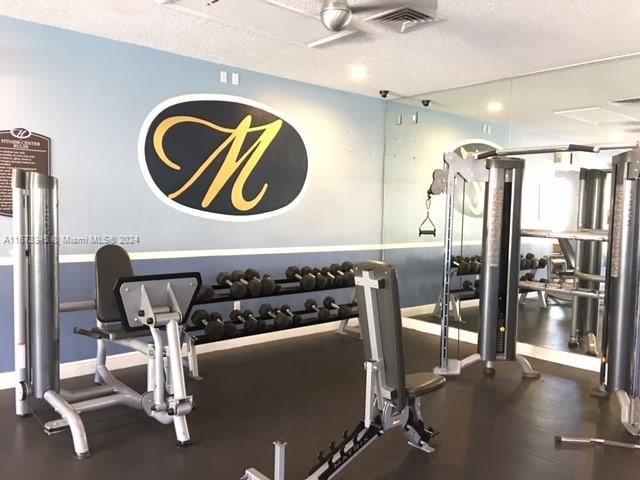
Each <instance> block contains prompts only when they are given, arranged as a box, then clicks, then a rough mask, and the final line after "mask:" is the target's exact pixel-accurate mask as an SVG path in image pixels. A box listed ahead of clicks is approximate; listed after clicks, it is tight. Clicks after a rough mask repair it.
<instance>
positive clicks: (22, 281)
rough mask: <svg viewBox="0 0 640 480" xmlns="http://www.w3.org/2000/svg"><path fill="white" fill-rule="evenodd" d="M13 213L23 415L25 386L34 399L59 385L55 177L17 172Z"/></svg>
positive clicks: (19, 403) (19, 404)
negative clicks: (29, 389)
mask: <svg viewBox="0 0 640 480" xmlns="http://www.w3.org/2000/svg"><path fill="white" fill-rule="evenodd" d="M27 212H28V213H27ZM13 215H14V220H13V222H14V232H15V233H16V235H15V238H14V249H13V257H14V278H13V281H14V310H15V314H14V316H15V320H14V323H15V347H16V348H15V352H16V354H15V356H16V373H17V375H16V376H17V378H16V382H17V387H16V413H17V414H18V415H25V414H27V413H28V411H27V410H26V404H24V399H25V398H26V389H27V385H29V386H30V388H31V391H32V394H33V396H34V397H36V398H43V397H44V394H45V392H47V391H49V390H52V391H56V392H57V391H58V390H59V389H60V372H59V365H60V362H59V357H60V346H59V314H58V300H59V295H58V184H57V180H56V179H55V178H54V177H50V176H48V175H43V174H39V173H36V172H27V171H23V170H14V173H13Z"/></svg>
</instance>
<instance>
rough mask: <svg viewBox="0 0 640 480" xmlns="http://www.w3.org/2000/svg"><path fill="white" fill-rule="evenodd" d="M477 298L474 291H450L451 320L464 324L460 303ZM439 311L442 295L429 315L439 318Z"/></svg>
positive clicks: (468, 274)
mask: <svg viewBox="0 0 640 480" xmlns="http://www.w3.org/2000/svg"><path fill="white" fill-rule="evenodd" d="M546 268H547V267H532V268H523V269H520V272H521V273H522V272H530V271H536V270H546ZM451 272H452V276H453V275H454V274H455V276H458V277H466V276H473V277H479V276H480V274H479V273H476V272H472V273H463V274H459V273H458V272H457V268H456V267H452V268H451ZM527 293H528V292H522V294H521V297H520V303H522V302H523V301H524V297H523V296H522V295H525V296H526V294H527ZM478 298H479V296H478V293H477V291H476V290H465V289H459V290H451V292H450V300H451V305H452V308H451V312H452V318H453V319H454V320H456V321H458V322H460V323H465V322H464V321H463V319H462V314H461V311H460V310H461V308H462V307H461V303H462V302H464V301H467V300H477V299H478ZM541 301H542V300H541ZM545 305H546V304H545ZM441 311H442V293H441V294H440V295H439V296H438V301H437V302H436V306H435V308H434V309H433V313H432V314H431V315H433V316H436V317H440V312H441Z"/></svg>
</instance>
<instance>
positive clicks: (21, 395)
mask: <svg viewBox="0 0 640 480" xmlns="http://www.w3.org/2000/svg"><path fill="white" fill-rule="evenodd" d="M26 182H27V175H26V173H25V171H24V170H20V169H14V170H13V172H12V186H13V191H12V201H13V206H12V207H13V235H14V237H13V239H12V242H13V251H12V253H13V335H14V365H15V368H14V369H15V382H16V388H15V396H16V415H17V416H18V417H24V416H27V415H29V413H30V411H29V406H28V405H27V394H28V384H29V378H28V372H29V369H28V355H27V318H28V317H27V302H26V298H27V296H26V294H27V286H26V281H27V251H26V248H27V243H26V239H27V235H26V223H25V222H26V215H25V212H26V209H25V193H26Z"/></svg>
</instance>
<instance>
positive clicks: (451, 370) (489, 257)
mask: <svg viewBox="0 0 640 480" xmlns="http://www.w3.org/2000/svg"><path fill="white" fill-rule="evenodd" d="M607 150H612V151H622V153H619V154H617V155H615V156H614V157H613V161H612V172H611V174H612V188H611V221H610V222H609V231H608V232H607V231H604V230H601V228H602V212H601V207H599V206H598V205H597V203H598V202H597V200H598V199H597V198H593V197H594V196H595V197H599V196H602V195H603V183H604V179H605V176H606V174H608V172H606V171H597V172H595V173H594V172H591V171H586V172H585V171H581V178H580V192H581V195H580V200H581V203H584V204H585V205H581V206H580V210H581V211H582V213H581V214H580V215H579V218H578V230H576V231H573V232H551V231H542V230H521V228H520V207H521V196H522V178H523V173H524V163H525V162H524V160H522V159H520V158H515V157H521V156H526V155H536V154H547V153H558V152H586V153H599V152H601V151H607ZM466 182H484V183H485V202H484V211H485V215H484V228H483V241H482V253H483V259H484V261H483V263H482V272H481V289H480V318H479V332H478V352H477V353H475V354H473V355H471V356H469V357H467V358H464V359H462V360H457V359H451V358H449V305H450V298H449V295H450V281H451V269H450V266H451V255H452V244H453V235H452V231H453V211H454V208H453V207H454V199H455V193H456V189H457V188H458V186H459V185H460V184H464V183H466ZM438 194H445V196H446V202H445V225H444V269H443V280H442V307H441V312H440V323H441V342H440V365H439V366H438V367H436V368H435V369H434V371H435V372H437V373H439V374H442V375H445V376H447V375H459V374H460V373H461V371H462V369H463V368H465V367H467V366H469V365H471V364H473V363H476V362H478V361H483V362H486V366H485V369H484V371H485V373H486V374H493V373H494V362H496V361H499V360H511V361H513V360H516V361H518V363H519V364H520V366H521V367H522V369H523V376H524V377H526V378H538V377H539V374H538V373H537V372H535V371H534V370H533V369H532V368H531V365H530V364H529V362H528V361H527V360H526V359H525V358H524V357H522V356H520V355H518V354H517V353H516V345H517V324H518V322H517V319H518V308H517V303H518V288H519V287H520V288H531V289H534V288H535V289H536V290H540V291H545V292H548V293H558V294H560V293H561V294H563V295H567V296H570V297H572V298H574V309H575V310H576V311H574V315H573V317H572V341H574V338H576V337H575V336H576V335H577V332H579V331H580V330H581V327H580V320H581V317H584V320H583V321H585V322H587V323H588V324H589V327H588V328H590V329H593V328H594V327H593V322H594V320H593V319H594V317H595V316H597V304H596V305H595V306H594V304H593V303H591V304H589V303H581V304H579V303H576V301H575V299H585V300H590V301H592V302H593V301H600V300H603V301H604V305H605V308H604V312H605V313H604V318H603V321H602V328H601V336H602V338H601V349H600V350H601V360H602V362H601V370H600V382H599V383H600V385H599V387H598V388H597V389H595V390H594V395H596V396H608V395H609V394H611V393H614V394H615V396H616V399H617V400H618V403H619V405H620V418H621V423H622V425H623V426H624V428H625V429H626V430H627V431H628V432H629V433H631V434H632V435H634V436H640V275H639V272H640V144H638V143H636V144H607V145H577V144H569V145H559V146H548V147H525V148H513V149H493V150H489V151H486V152H480V153H472V154H469V155H468V156H467V157H466V158H461V157H460V156H459V155H457V154H456V153H453V152H449V153H446V154H445V155H444V166H443V168H442V169H438V170H436V171H435V172H434V173H433V181H432V184H431V186H430V188H429V190H428V193H427V195H428V198H429V199H430V197H431V196H432V195H438ZM429 205H430V201H429V200H428V201H427V206H429ZM428 218H429V216H428ZM420 230H421V233H428V234H433V235H434V236H435V226H434V227H433V229H431V230H426V231H424V232H423V231H422V227H421V229H420ZM521 236H530V237H541V238H559V239H562V240H565V243H566V241H568V240H569V239H571V240H576V241H577V243H578V252H577V253H579V255H578V259H577V261H576V260H575V259H573V261H574V263H575V271H576V278H577V279H578V280H579V281H578V282H576V284H575V285H574V286H573V287H572V288H567V287H566V286H562V285H553V284H541V283H538V282H523V281H518V276H517V272H518V266H517V264H518V262H519V255H520V237H521ZM602 242H608V247H607V268H606V275H600V274H598V273H594V272H595V271H597V265H596V264H597V263H598V262H599V259H600V258H601V257H600V247H599V244H600V243H602ZM583 243H584V245H583ZM596 244H598V245H596ZM590 249H591V250H593V251H591V250H590ZM580 252H582V253H583V254H581V255H580ZM585 252H586V253H585ZM602 282H604V283H605V286H606V288H605V292H604V293H602V292H600V291H599V288H598V286H599V284H600V283H602ZM582 328H584V327H582ZM582 331H584V330H582ZM563 438H565V437H558V439H559V440H558V441H562V439H563ZM565 441H570V442H572V443H578V444H582V445H585V444H603V443H602V441H601V440H600V439H576V438H569V439H565ZM605 444H606V441H605Z"/></svg>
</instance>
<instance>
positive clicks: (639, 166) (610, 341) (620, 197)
mask: <svg viewBox="0 0 640 480" xmlns="http://www.w3.org/2000/svg"><path fill="white" fill-rule="evenodd" d="M612 169H613V172H612V173H613V178H612V188H611V194H612V207H611V211H612V218H611V222H610V242H609V255H608V261H609V268H608V271H607V308H606V312H605V321H604V324H605V333H606V348H607V350H606V352H605V354H604V358H605V360H606V362H605V363H603V368H604V367H606V390H607V391H608V392H609V393H616V396H617V398H618V401H619V403H620V406H621V409H622V412H621V420H622V424H623V425H624V426H625V428H626V429H627V430H628V431H629V432H630V433H632V434H633V435H640V302H639V298H638V295H639V293H640V279H639V277H638V273H639V272H638V267H639V266H640V259H639V257H640V203H639V196H640V149H638V148H635V149H633V150H630V151H628V152H625V153H622V154H620V155H616V156H615V157H613V162H612ZM604 373H605V372H604V370H603V377H604Z"/></svg>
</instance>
